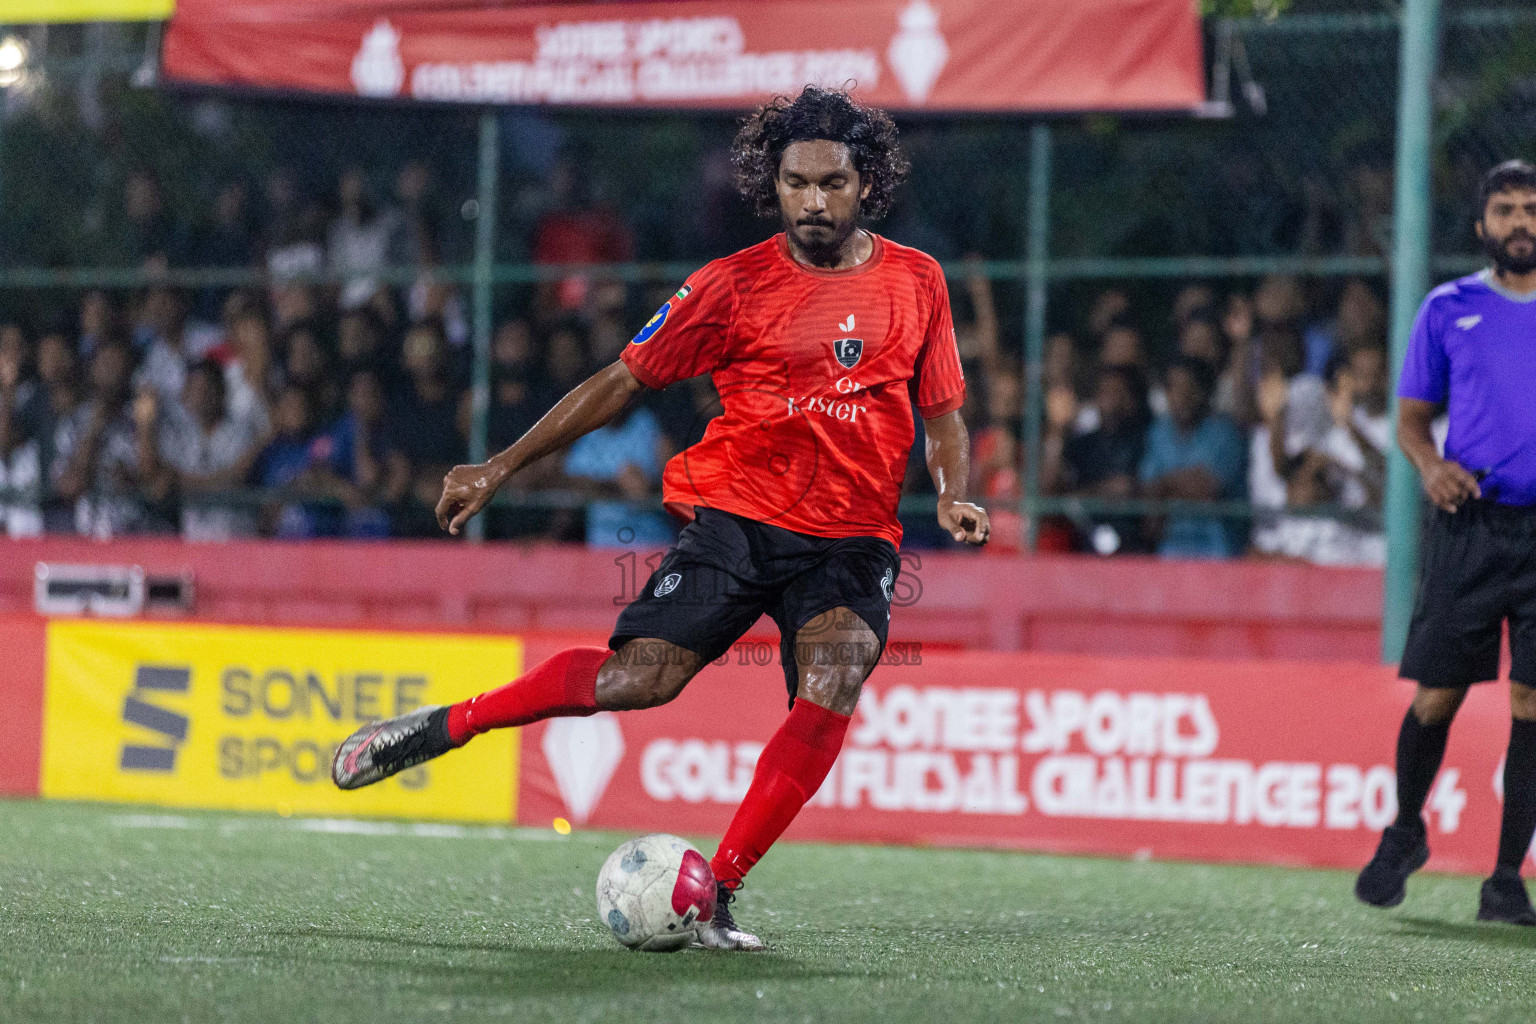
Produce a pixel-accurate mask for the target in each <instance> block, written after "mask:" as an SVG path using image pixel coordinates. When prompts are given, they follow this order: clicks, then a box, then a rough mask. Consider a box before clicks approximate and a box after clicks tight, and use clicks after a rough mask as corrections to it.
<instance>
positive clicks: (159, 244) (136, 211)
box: [110, 168, 175, 267]
mask: <svg viewBox="0 0 1536 1024" xmlns="http://www.w3.org/2000/svg"><path fill="white" fill-rule="evenodd" d="M115 229H116V234H117V236H118V237H117V240H116V244H115V245H111V246H110V248H111V249H115V250H116V252H115V255H116V257H117V260H118V261H119V262H122V263H129V264H134V265H146V264H148V265H155V266H160V267H165V266H168V265H169V264H170V262H171V259H172V255H173V254H172V247H173V243H174V234H175V230H174V226H173V225H172V223H171V219H170V217H168V216H166V212H165V199H164V197H163V196H162V195H161V192H160V183H159V182H158V181H156V180H155V177H154V175H153V174H151V173H150V172H149V171H148V170H146V169H144V168H138V169H135V170H133V171H130V172H129V174H128V177H127V179H126V180H125V181H124V182H123V206H122V216H121V220H120V222H119V223H118V224H117V225H115Z"/></svg>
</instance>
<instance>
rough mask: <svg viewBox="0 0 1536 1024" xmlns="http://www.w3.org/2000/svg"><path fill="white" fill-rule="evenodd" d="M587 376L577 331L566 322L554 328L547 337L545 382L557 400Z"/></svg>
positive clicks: (583, 347) (584, 350)
mask: <svg viewBox="0 0 1536 1024" xmlns="http://www.w3.org/2000/svg"><path fill="white" fill-rule="evenodd" d="M589 373H591V366H590V363H589V362H588V359H587V344H586V341H585V340H584V339H583V338H582V336H581V331H580V329H579V328H578V327H576V325H575V324H569V323H568V324H566V325H565V326H563V327H560V328H558V329H556V330H555V332H554V333H553V334H551V335H550V336H549V341H548V342H546V347H545V352H544V380H545V383H546V385H547V386H548V387H549V389H550V390H551V391H552V392H553V393H554V396H555V399H556V401H558V400H559V398H560V396H561V395H564V394H565V393H566V392H567V391H570V390H571V389H572V388H574V387H575V386H576V385H578V384H580V383H581V382H582V381H584V380H586V379H587V376H588V374H589Z"/></svg>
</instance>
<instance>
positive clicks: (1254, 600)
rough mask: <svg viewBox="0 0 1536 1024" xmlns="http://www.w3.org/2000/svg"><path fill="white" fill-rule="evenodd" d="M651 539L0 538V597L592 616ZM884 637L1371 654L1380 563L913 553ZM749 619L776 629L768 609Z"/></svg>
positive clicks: (437, 622) (403, 614) (1179, 650)
mask: <svg viewBox="0 0 1536 1024" xmlns="http://www.w3.org/2000/svg"><path fill="white" fill-rule="evenodd" d="M646 557H647V555H645V554H641V555H638V556H636V555H632V554H629V553H625V552H619V551H608V550H587V549H584V548H579V547H567V546H559V545H550V544H534V545H515V544H490V545H487V546H485V547H480V548H476V547H471V546H469V545H467V544H450V543H440V542H431V541H417V542H410V541H395V542H389V543H379V544H366V543H349V542H340V541H336V542H326V541H314V542H308V543H281V542H276V541H271V542H245V543H231V544H191V543H185V542H182V541H179V540H122V541H113V542H110V543H102V542H97V541H91V540H84V539H73V538H46V539H39V540H16V541H8V542H5V543H4V544H3V545H0V613H6V612H18V611H25V610H28V609H30V608H31V607H32V579H33V567H34V566H35V564H36V563H37V562H40V561H48V562H70V563H90V564H117V565H123V564H129V565H140V566H142V567H143V568H144V569H145V570H146V571H148V572H152V573H179V572H182V571H190V572H191V574H192V576H193V579H194V581H195V586H196V594H197V596H196V603H195V606H194V608H193V611H192V615H193V617H195V618H199V619H204V620H210V621H224V622H255V623H273V624H300V623H302V624H311V625H350V626H375V627H386V626H387V627H432V628H452V629H479V630H492V631H509V630H518V631H522V630H569V631H580V632H586V633H592V632H596V633H606V631H607V630H608V629H609V627H610V626H611V625H612V623H613V619H614V616H615V614H616V613H617V611H618V609H619V607H620V606H622V604H623V603H624V602H625V600H626V599H627V598H629V597H631V596H633V594H634V593H635V590H636V586H637V583H636V577H637V576H638V578H639V581H640V582H643V581H644V578H645V576H646V575H647V574H648V569H647V567H646V565H645V559H646ZM897 590H898V593H897V598H898V602H899V603H900V604H902V605H903V606H902V607H899V608H897V609H896V611H895V613H894V614H893V616H892V621H891V637H892V639H893V640H904V641H919V642H922V643H924V644H926V645H930V646H931V647H932V648H934V649H992V650H1005V651H1007V650H1039V651H1053V652H1062V653H1091V654H1132V653H1134V654H1144V655H1145V654H1153V655H1174V656H1185V657H1234V658H1251V659H1272V658H1287V659H1305V660H1339V659H1344V660H1357V661H1358V660H1365V661H1370V660H1374V659H1375V658H1376V657H1377V645H1378V643H1379V636H1380V614H1381V573H1380V572H1378V571H1375V570H1368V569H1324V568H1318V567H1314V566H1306V565H1296V564H1288V563H1278V562H1221V563H1218V562H1165V561H1159V560H1157V559H1149V558H1123V559H1097V558H1091V557H1082V556H1071V555H1037V556H1034V557H1029V556H997V557H987V558H981V557H976V556H974V555H972V554H968V553H964V552H957V553H930V552H920V553H912V554H909V555H908V556H907V564H906V567H905V569H904V572H903V575H902V579H901V580H900V581H898V584H897ZM762 630H763V635H765V636H767V635H771V634H772V632H773V628H772V626H771V624H769V623H767V622H766V620H765V621H764V623H763V625H762Z"/></svg>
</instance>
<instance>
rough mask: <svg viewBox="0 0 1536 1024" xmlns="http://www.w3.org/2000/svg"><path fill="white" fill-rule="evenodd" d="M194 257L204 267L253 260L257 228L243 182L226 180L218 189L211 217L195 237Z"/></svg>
mask: <svg viewBox="0 0 1536 1024" xmlns="http://www.w3.org/2000/svg"><path fill="white" fill-rule="evenodd" d="M194 258H195V260H196V262H197V264H198V265H200V266H205V267H248V266H250V265H251V263H252V262H253V261H254V260H255V258H256V232H255V229H254V228H253V227H252V221H251V211H250V191H249V190H248V189H247V188H246V186H245V182H243V181H229V182H225V184H224V186H223V188H221V189H219V194H218V197H217V198H215V199H214V201H213V218H212V220H211V222H210V223H209V224H208V225H207V226H206V227H204V228H203V230H202V233H201V234H200V236H199V237H198V240H197V244H196V247H195V249H194Z"/></svg>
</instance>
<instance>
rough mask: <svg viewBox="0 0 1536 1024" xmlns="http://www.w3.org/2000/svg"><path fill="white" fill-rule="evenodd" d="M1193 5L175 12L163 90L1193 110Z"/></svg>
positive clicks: (224, 6)
mask: <svg viewBox="0 0 1536 1024" xmlns="http://www.w3.org/2000/svg"><path fill="white" fill-rule="evenodd" d="M1195 8H1196V5H1195V4H1194V3H1193V2H1192V0H1032V2H1030V3H1014V4H999V3H995V2H992V0H842V2H838V3H829V2H826V0H672V2H664V3H650V2H640V3H633V2H632V3H566V4H542V5H537V4H535V5H524V4H509V3H494V2H491V0H457V2H447V0H254V2H247V3H231V2H229V0H180V2H179V3H178V4H177V8H176V13H175V15H174V16H173V17H172V18H171V21H170V24H169V27H168V29H167V32H166V36H165V45H164V50H163V68H164V72H165V75H166V77H167V78H168V79H171V80H176V81H182V82H188V83H199V84H205V85H219V86H239V87H248V88H262V89H285V90H303V91H308V92H320V93H332V94H336V93H340V94H348V95H355V96H365V97H374V98H380V99H414V100H429V101H430V100H436V101H455V102H465V103H506V104H546V103H559V104H580V105H584V106H615V107H692V108H721V109H739V108H742V107H746V106H750V105H751V104H753V103H756V102H759V101H760V100H762V99H763V98H764V97H767V96H770V95H773V94H776V93H794V92H797V91H798V90H799V89H800V87H801V86H803V85H805V84H807V83H818V84H823V85H832V86H843V85H850V84H851V85H854V86H855V87H856V90H857V93H858V95H859V96H860V98H861V99H863V100H864V101H866V102H869V103H873V104H876V105H879V106H884V107H889V108H892V109H900V110H938V111H944V110H948V111H961V110H965V111H1081V110H1188V109H1191V108H1193V107H1195V106H1196V105H1198V104H1199V103H1201V102H1202V101H1203V100H1204V99H1205V87H1204V80H1203V58H1202V51H1201V39H1200V21H1199V17H1198V15H1197V13H1196V9H1195Z"/></svg>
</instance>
